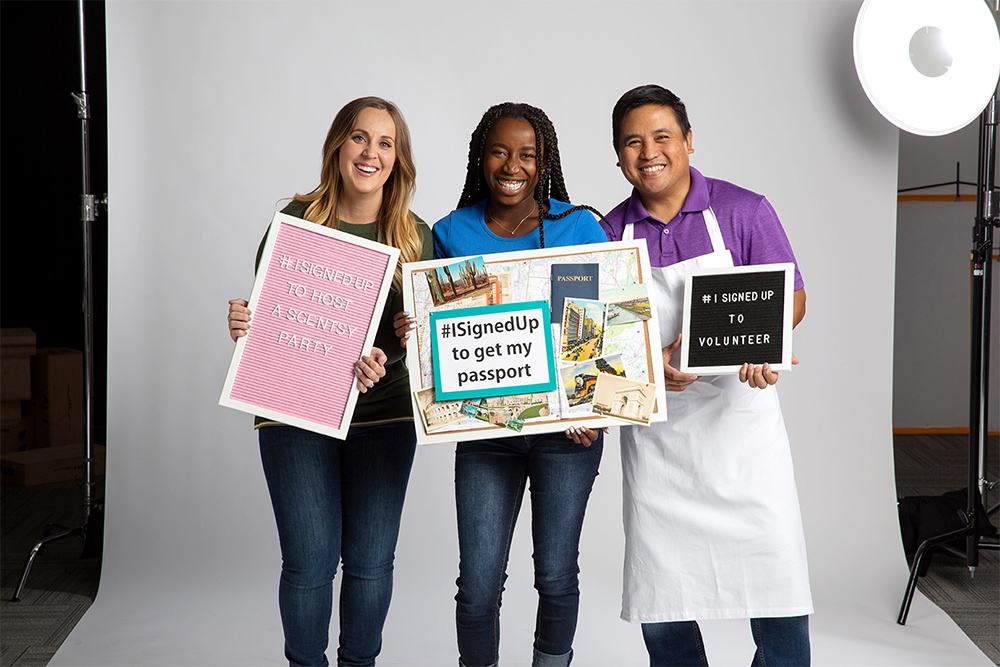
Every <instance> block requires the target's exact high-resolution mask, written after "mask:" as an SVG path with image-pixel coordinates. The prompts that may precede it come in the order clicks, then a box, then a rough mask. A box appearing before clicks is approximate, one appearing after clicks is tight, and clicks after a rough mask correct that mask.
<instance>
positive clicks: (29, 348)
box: [0, 328, 36, 359]
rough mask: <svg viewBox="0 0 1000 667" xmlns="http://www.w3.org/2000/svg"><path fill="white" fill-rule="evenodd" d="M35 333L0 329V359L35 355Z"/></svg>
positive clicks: (24, 330)
mask: <svg viewBox="0 0 1000 667" xmlns="http://www.w3.org/2000/svg"><path fill="white" fill-rule="evenodd" d="M35 345H36V338H35V332H34V331H32V330H31V329H23V328H19V329H0V358H3V359H5V358H7V357H30V356H31V355H33V354H34V353H35Z"/></svg>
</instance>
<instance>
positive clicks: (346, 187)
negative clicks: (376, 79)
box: [338, 107, 396, 199]
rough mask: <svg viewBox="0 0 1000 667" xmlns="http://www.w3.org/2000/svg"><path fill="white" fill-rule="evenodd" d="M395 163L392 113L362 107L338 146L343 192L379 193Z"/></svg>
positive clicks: (352, 195)
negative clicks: (349, 131) (342, 141)
mask: <svg viewBox="0 0 1000 667" xmlns="http://www.w3.org/2000/svg"><path fill="white" fill-rule="evenodd" d="M395 164H396V124H395V123H394V122H393V120H392V116H391V115H389V112H388V111H383V110H382V109H376V108H374V107H368V108H366V109H363V110H362V111H361V113H359V114H358V119H357V121H356V122H355V123H354V127H353V128H352V129H351V133H350V134H349V135H348V137H347V141H345V142H344V143H343V144H342V145H341V146H340V149H339V157H338V166H339V167H340V178H341V183H342V184H343V196H344V197H346V198H347V199H353V198H359V197H360V198H364V197H369V196H373V195H378V196H380V195H381V193H382V186H384V185H385V182H386V181H387V180H389V175H390V174H392V168H393V166H394V165H395Z"/></svg>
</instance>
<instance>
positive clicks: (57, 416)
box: [31, 347, 86, 447]
mask: <svg viewBox="0 0 1000 667" xmlns="http://www.w3.org/2000/svg"><path fill="white" fill-rule="evenodd" d="M31 411H32V414H34V416H35V440H36V442H37V446H38V447H55V446H59V445H67V444H70V443H74V442H83V441H84V425H85V421H84V420H85V418H86V414H85V413H86V406H85V405H84V402H83V353H82V352H80V350H72V349H69V348H66V347H50V348H40V349H39V350H38V354H36V355H35V356H33V357H31Z"/></svg>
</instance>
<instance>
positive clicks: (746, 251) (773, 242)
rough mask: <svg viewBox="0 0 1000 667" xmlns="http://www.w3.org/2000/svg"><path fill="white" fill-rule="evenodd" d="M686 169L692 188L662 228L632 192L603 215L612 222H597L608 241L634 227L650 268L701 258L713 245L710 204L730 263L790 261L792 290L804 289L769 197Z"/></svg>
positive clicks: (635, 192) (661, 223) (793, 257)
mask: <svg viewBox="0 0 1000 667" xmlns="http://www.w3.org/2000/svg"><path fill="white" fill-rule="evenodd" d="M689 168H690V170H691V190H690V191H689V192H688V196H687V198H686V199H685V200H684V205H683V206H681V210H680V213H678V214H677V215H676V216H675V217H674V219H673V220H671V221H670V222H668V223H666V224H664V223H663V222H661V221H660V220H657V219H656V218H654V217H653V216H651V215H650V214H649V213H647V212H646V209H645V207H644V206H643V205H642V199H640V197H639V193H638V192H637V191H636V190H635V188H633V189H632V195H631V196H630V197H629V198H628V199H626V200H625V201H623V202H622V203H621V204H619V205H618V206H616V207H615V208H614V209H613V210H612V211H611V212H610V213H608V214H607V216H605V217H606V218H607V221H608V223H610V224H605V223H604V222H601V227H603V228H604V233H605V234H607V235H608V240H609V241H621V240H622V234H623V232H624V230H625V225H626V224H627V223H632V224H633V230H632V234H633V236H634V238H636V239H646V246H647V247H648V248H649V261H650V262H651V263H652V265H653V266H654V267H663V266H671V265H672V264H676V263H677V262H683V261H685V260H688V259H692V258H694V257H700V256H701V255H706V254H708V253H710V252H712V241H711V239H710V238H709V237H708V230H707V229H706V228H705V217H704V215H703V214H702V211H704V210H705V209H707V208H709V206H711V208H712V211H713V212H714V213H715V217H716V218H717V219H718V221H719V229H720V230H721V231H722V239H723V241H725V243H726V249H728V250H729V251H730V253H731V254H732V256H733V264H734V265H736V266H749V265H752V264H773V263H778V262H793V263H795V289H796V290H800V289H802V288H803V287H804V286H805V283H803V282H802V276H801V274H800V273H799V265H798V263H797V262H795V255H794V254H793V253H792V246H791V244H790V243H789V242H788V237H787V236H785V230H784V229H783V228H782V226H781V221H779V220H778V214H777V213H775V212H774V208H773V207H772V206H771V204H770V203H769V202H768V201H767V199H765V198H764V197H763V196H762V195H758V194H756V193H754V192H750V191H749V190H744V189H743V188H741V187H739V186H736V185H733V184H732V183H728V182H726V181H720V180H718V179H715V178H705V177H704V176H702V175H701V172H699V171H698V170H697V169H695V168H694V167H689Z"/></svg>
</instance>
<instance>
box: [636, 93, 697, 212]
mask: <svg viewBox="0 0 1000 667" xmlns="http://www.w3.org/2000/svg"><path fill="white" fill-rule="evenodd" d="M620 136H621V138H620V139H619V142H618V166H620V167H621V170H622V174H624V175H625V178H626V179H627V180H628V182H629V183H631V184H632V185H633V186H635V188H636V190H638V191H639V195H640V196H641V197H642V200H643V203H644V204H646V205H647V208H649V205H650V204H653V203H654V202H655V203H666V202H672V203H676V207H677V209H678V210H679V209H680V205H681V204H683V202H684V199H685V198H686V197H687V193H688V190H689V189H690V187H691V173H690V171H688V167H689V163H688V155H689V154H691V153H693V152H694V149H693V148H692V147H691V136H692V135H691V130H688V132H687V135H686V136H685V135H684V133H683V131H682V130H681V128H680V125H679V124H678V123H677V117H676V116H675V115H674V110H673V109H671V108H670V107H668V106H661V105H654V104H647V105H644V106H641V107H638V108H636V109H633V110H632V111H630V112H628V114H627V115H626V116H625V118H624V120H623V121H622V128H621V135H620ZM651 212H652V211H651Z"/></svg>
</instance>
